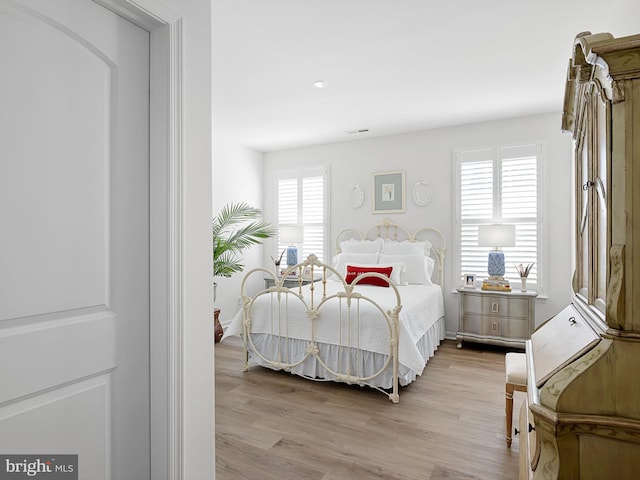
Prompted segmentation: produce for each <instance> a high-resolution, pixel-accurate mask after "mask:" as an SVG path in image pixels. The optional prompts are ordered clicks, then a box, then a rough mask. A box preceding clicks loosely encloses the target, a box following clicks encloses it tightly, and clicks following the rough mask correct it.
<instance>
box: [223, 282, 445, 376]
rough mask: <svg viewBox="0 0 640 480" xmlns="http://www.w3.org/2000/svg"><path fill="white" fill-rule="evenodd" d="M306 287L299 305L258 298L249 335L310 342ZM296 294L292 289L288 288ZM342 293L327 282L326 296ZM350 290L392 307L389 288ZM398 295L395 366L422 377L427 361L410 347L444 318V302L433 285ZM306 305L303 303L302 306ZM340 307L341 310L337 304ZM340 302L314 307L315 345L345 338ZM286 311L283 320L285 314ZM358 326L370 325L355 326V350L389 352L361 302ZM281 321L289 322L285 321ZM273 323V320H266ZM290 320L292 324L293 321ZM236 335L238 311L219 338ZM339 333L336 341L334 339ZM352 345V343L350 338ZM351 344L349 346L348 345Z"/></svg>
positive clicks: (377, 320)
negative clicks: (316, 342)
mask: <svg viewBox="0 0 640 480" xmlns="http://www.w3.org/2000/svg"><path fill="white" fill-rule="evenodd" d="M308 288H309V287H308V286H306V287H303V289H302V295H303V300H304V302H303V301H301V300H299V299H297V298H294V297H293V295H291V294H289V295H287V297H288V299H287V303H288V305H287V306H286V307H285V301H284V300H283V301H282V302H281V303H280V304H279V303H278V302H276V301H275V300H274V299H272V298H271V296H272V295H274V298H275V294H267V295H263V296H260V297H259V298H258V300H257V301H256V302H255V304H254V307H253V309H252V318H251V331H252V332H253V333H268V334H272V335H284V334H285V331H286V334H287V336H288V337H290V338H296V339H300V340H309V339H310V338H311V325H310V320H308V319H307V316H306V311H307V309H308V307H309V302H310V298H311V297H310V293H309V290H308ZM315 288H316V290H315V299H314V306H315V307H316V308H318V305H319V300H320V298H321V293H319V292H320V291H321V288H322V287H321V285H320V284H316V286H315ZM293 291H294V292H296V293H297V292H298V290H297V289H294V290H293ZM339 291H343V288H342V284H341V283H340V282H336V281H327V297H330V296H331V295H333V294H335V293H336V292H339ZM356 291H357V292H359V293H361V294H362V296H363V297H366V298H369V299H371V300H373V301H374V302H375V303H377V304H378V305H379V306H380V307H381V308H382V309H383V310H384V311H388V310H390V309H392V308H393V307H394V306H395V305H396V298H395V294H394V292H393V289H391V288H383V287H376V286H368V285H358V286H357V287H356ZM398 291H399V292H400V296H401V304H402V309H401V311H400V315H399V318H400V327H399V347H398V360H399V362H400V363H401V364H402V365H404V366H406V367H407V368H410V369H411V370H413V371H414V372H416V374H418V375H420V374H422V371H423V369H424V366H425V363H426V361H427V360H428V359H425V358H423V356H422V355H421V354H420V351H419V349H418V347H417V346H416V344H417V342H418V340H419V339H420V338H421V337H422V336H423V335H424V334H425V332H426V331H427V330H428V329H429V328H430V327H431V326H432V325H433V323H434V322H436V321H437V320H438V319H439V318H441V317H443V316H444V302H443V298H442V290H441V288H440V286H438V285H405V286H399V287H398ZM305 302H306V303H305ZM339 305H341V306H339ZM345 305H346V304H345V300H344V299H343V300H342V303H341V304H340V303H339V302H338V301H337V299H332V300H331V301H329V302H327V303H325V304H323V305H322V306H321V307H320V308H319V312H320V316H319V317H318V319H317V320H315V321H316V341H318V342H321V343H331V344H340V343H342V344H343V345H344V344H345V338H346V336H347V335H349V332H348V327H347V325H348V323H347V322H346V315H347V309H346V306H345ZM285 311H288V317H287V316H286V315H285ZM340 312H342V319H343V321H342V327H341V328H340V327H339V326H340V321H339V317H340ZM351 315H352V318H353V319H355V318H356V316H357V314H356V313H355V305H354V308H353V309H352V313H351ZM359 317H360V325H361V326H362V325H365V324H366V325H375V326H374V327H372V328H362V327H361V328H360V329H359V331H360V338H359V343H358V345H359V347H360V348H361V349H363V350H367V351H371V352H376V353H382V354H389V332H388V330H387V328H386V327H385V326H384V324H383V323H381V318H382V316H381V314H380V312H379V310H378V309H377V308H375V307H373V305H372V304H370V303H369V302H367V301H361V302H360V305H359ZM286 318H288V319H289V321H286ZM272 319H275V321H272ZM293 319H295V320H293ZM241 333H242V310H240V311H239V312H238V314H237V315H236V316H235V317H234V319H233V320H232V321H231V324H230V325H229V327H227V329H226V331H225V333H224V337H223V340H224V338H227V337H229V336H232V335H239V334H241ZM355 334H356V330H355V327H354V326H353V325H352V327H351V335H352V339H353V338H354V336H355ZM341 335H342V342H340V337H341ZM352 341H353V340H352ZM351 345H353V343H351Z"/></svg>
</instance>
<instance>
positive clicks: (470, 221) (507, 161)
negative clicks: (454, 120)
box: [457, 145, 540, 288]
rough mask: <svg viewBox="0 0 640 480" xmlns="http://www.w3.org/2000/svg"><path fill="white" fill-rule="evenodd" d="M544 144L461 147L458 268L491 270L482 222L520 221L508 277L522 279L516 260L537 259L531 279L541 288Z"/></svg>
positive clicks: (507, 257) (507, 261) (507, 258)
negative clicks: (540, 206)
mask: <svg viewBox="0 0 640 480" xmlns="http://www.w3.org/2000/svg"><path fill="white" fill-rule="evenodd" d="M539 152H540V145H523V146H516V147H501V148H491V149H483V150H473V151H462V152H458V153H457V167H458V205H459V212H458V215H459V217H458V222H459V239H460V242H459V268H460V270H459V274H460V278H463V276H464V275H465V274H468V273H471V274H476V275H477V276H478V278H479V279H482V278H484V277H486V276H487V275H488V273H487V256H488V254H489V250H491V248H489V247H479V246H478V225H483V224H492V223H508V224H515V226H516V245H515V246H514V247H504V248H503V249H502V250H503V251H504V253H505V264H506V272H505V277H506V278H507V279H509V281H510V282H511V283H512V284H515V285H517V284H518V283H519V279H520V277H519V275H518V273H517V271H516V268H515V266H514V264H519V263H522V264H525V265H526V264H528V263H535V265H534V267H533V269H532V270H531V272H530V274H529V278H528V284H529V285H531V286H532V287H533V286H535V287H538V288H540V284H539V278H538V277H539V275H538V263H539V262H538V251H539V248H538V236H539V233H538V228H539V221H538V202H539V198H538V191H539V188H538V187H539V185H538V157H539Z"/></svg>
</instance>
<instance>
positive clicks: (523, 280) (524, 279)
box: [515, 263, 535, 292]
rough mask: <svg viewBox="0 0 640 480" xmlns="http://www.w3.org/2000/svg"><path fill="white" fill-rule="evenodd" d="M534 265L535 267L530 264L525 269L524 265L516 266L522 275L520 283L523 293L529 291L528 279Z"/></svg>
mask: <svg viewBox="0 0 640 480" xmlns="http://www.w3.org/2000/svg"><path fill="white" fill-rule="evenodd" d="M534 265H535V264H534V263H530V264H528V265H527V266H526V267H524V266H523V265H522V264H520V265H516V266H515V267H516V270H517V271H518V274H519V275H520V283H521V284H522V289H521V290H522V291H523V292H526V291H527V277H528V276H529V272H530V271H531V269H532V268H533V266H534Z"/></svg>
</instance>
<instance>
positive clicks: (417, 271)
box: [378, 253, 435, 285]
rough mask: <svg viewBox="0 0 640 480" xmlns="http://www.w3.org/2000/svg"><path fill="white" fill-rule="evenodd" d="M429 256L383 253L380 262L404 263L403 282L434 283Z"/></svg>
mask: <svg viewBox="0 0 640 480" xmlns="http://www.w3.org/2000/svg"><path fill="white" fill-rule="evenodd" d="M427 258H429V257H426V256H424V255H385V254H384V253H381V254H380V259H379V260H378V263H379V264H388V263H404V266H405V271H404V272H403V274H401V275H400V279H401V280H402V283H403V284H404V283H408V284H418V285H433V283H432V282H431V275H430V274H429V270H430V269H429V265H428V262H427ZM432 260H433V259H432ZM434 263H435V262H434Z"/></svg>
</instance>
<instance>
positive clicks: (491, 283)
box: [482, 277, 511, 292]
mask: <svg viewBox="0 0 640 480" xmlns="http://www.w3.org/2000/svg"><path fill="white" fill-rule="evenodd" d="M482 290H490V291H493V292H510V291H511V285H510V284H509V280H507V279H506V278H504V277H489V278H485V279H484V280H483V281H482Z"/></svg>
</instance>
